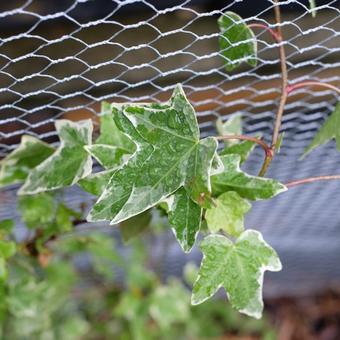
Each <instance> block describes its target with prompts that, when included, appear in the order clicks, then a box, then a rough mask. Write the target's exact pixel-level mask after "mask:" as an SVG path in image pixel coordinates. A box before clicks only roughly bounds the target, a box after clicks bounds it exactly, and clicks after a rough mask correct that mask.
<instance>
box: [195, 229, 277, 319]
mask: <svg viewBox="0 0 340 340" xmlns="http://www.w3.org/2000/svg"><path fill="white" fill-rule="evenodd" d="M200 248H201V249H202V252H203V259H202V263H201V267H200V270H199V273H198V277H197V280H196V282H195V284H194V287H193V292H192V296H191V303H192V304H193V305H197V304H200V303H202V302H204V301H205V300H207V299H209V298H210V297H211V296H213V295H214V294H215V293H216V292H217V291H218V289H219V288H221V287H223V288H224V289H225V290H226V292H227V295H228V299H229V301H230V303H231V305H232V306H233V307H234V308H235V309H237V310H238V311H239V312H241V313H244V314H246V315H249V316H252V317H254V318H257V319H258V318H260V317H261V315H262V311H263V300H262V286H263V274H264V272H265V271H266V270H269V271H280V270H281V269H282V265H281V262H280V259H279V257H278V255H277V253H276V252H275V250H274V249H273V248H272V247H270V246H269V245H268V244H267V243H266V242H265V241H264V240H263V238H262V235H261V233H260V232H258V231H256V230H246V231H245V232H243V233H242V234H241V236H240V237H239V238H238V239H237V240H236V242H235V243H233V242H232V241H230V240H229V239H228V238H226V237H225V236H222V235H209V236H207V237H206V238H205V239H204V240H203V241H202V242H201V245H200Z"/></svg>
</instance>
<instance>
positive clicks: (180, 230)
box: [167, 188, 202, 253]
mask: <svg viewBox="0 0 340 340" xmlns="http://www.w3.org/2000/svg"><path fill="white" fill-rule="evenodd" d="M167 203H168V218H169V223H170V224H171V225H172V227H173V231H174V233H175V236H176V238H177V240H178V242H179V244H180V246H181V247H182V249H183V251H184V252H186V253H187V252H189V251H190V250H191V248H192V247H193V245H194V243H195V241H196V237H197V234H198V232H199V230H200V226H201V218H202V208H201V207H200V206H199V205H198V204H197V203H195V202H194V201H193V200H192V199H191V198H190V197H189V195H188V193H187V192H186V190H185V189H184V188H180V189H179V190H177V191H176V192H175V194H174V195H173V196H171V197H170V198H169V199H168V200H167Z"/></svg>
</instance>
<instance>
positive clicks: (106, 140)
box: [95, 102, 136, 153]
mask: <svg viewBox="0 0 340 340" xmlns="http://www.w3.org/2000/svg"><path fill="white" fill-rule="evenodd" d="M101 114H102V115H101V117H100V136H99V137H98V139H97V140H96V143H95V144H104V145H112V146H115V147H117V148H119V149H122V150H124V151H126V153H133V152H134V151H135V148H136V147H135V144H134V143H133V142H132V140H131V139H130V138H129V137H128V136H126V135H125V134H124V133H123V132H122V131H120V130H119V129H118V128H117V125H116V123H115V121H114V112H113V108H112V104H110V103H108V102H102V108H101Z"/></svg>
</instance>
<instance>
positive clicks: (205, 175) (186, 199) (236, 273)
mask: <svg viewBox="0 0 340 340" xmlns="http://www.w3.org/2000/svg"><path fill="white" fill-rule="evenodd" d="M273 4H274V10H275V18H276V23H275V25H273V26H272V27H269V26H267V25H264V24H262V23H250V24H248V25H247V24H246V23H245V21H244V20H242V18H240V17H239V16H238V15H237V14H235V13H232V12H226V13H224V14H223V15H222V16H221V17H220V18H219V20H218V25H219V27H220V30H221V34H220V38H219V45H220V52H221V55H222V56H223V60H224V64H225V68H226V70H227V71H231V70H233V69H234V68H236V67H237V66H238V65H239V64H240V63H241V62H247V63H249V64H250V65H251V66H255V65H256V63H257V55H256V54H257V45H256V44H257V43H256V38H255V35H254V33H253V31H252V30H253V29H254V30H255V29H265V30H266V31H268V32H269V33H270V34H271V37H272V39H273V41H274V43H275V44H276V45H277V47H278V51H279V56H280V65H281V73H282V76H281V95H280V100H279V105H278V108H277V113H276V118H275V122H274V129H273V136H272V141H271V144H270V145H268V144H267V143H265V142H264V141H263V140H262V139H260V138H258V137H257V136H245V135H242V134H238V133H237V134H235V133H233V132H235V126H237V125H238V124H239V123H240V121H239V119H240V117H239V116H234V117H233V118H231V119H230V120H228V121H227V122H226V123H222V122H219V123H218V131H219V132H220V135H218V136H214V137H207V138H204V139H200V131H199V126H198V123H197V119H196V115H195V111H194V108H193V107H192V106H191V104H190V103H189V101H188V100H187V98H186V96H185V93H184V91H183V89H182V87H181V86H180V85H178V86H177V87H176V88H175V90H174V92H173V94H172V97H171V98H170V100H169V101H168V102H165V103H162V104H158V103H147V104H145V103H141V104H135V103H126V104H114V103H113V104H110V103H103V104H102V112H101V126H100V135H99V137H98V138H97V139H94V140H93V137H92V130H93V126H92V121H91V120H84V121H79V122H72V121H68V120H58V121H56V124H55V125H56V130H57V132H58V135H59V138H60V145H59V147H58V148H57V149H54V148H53V147H51V146H50V145H48V144H46V143H44V142H42V141H40V140H38V139H36V138H34V137H31V136H23V137H22V140H21V144H20V145H19V147H18V148H17V149H16V150H14V151H13V152H12V153H11V154H9V155H8V156H7V157H6V158H4V159H3V160H2V161H1V163H0V164H1V171H0V186H7V185H10V184H14V183H20V182H23V185H22V186H21V188H20V189H19V191H18V195H19V207H21V208H25V207H26V208H27V207H28V208H29V207H30V206H34V207H35V209H36V207H39V206H41V207H42V209H44V207H46V202H48V200H50V198H51V195H53V193H54V195H57V194H59V193H60V191H61V190H62V189H63V188H64V187H68V186H71V185H78V186H80V187H81V188H82V189H83V190H85V191H87V192H89V193H91V194H92V195H94V196H96V202H95V204H94V205H93V207H92V208H91V210H90V212H89V214H88V216H87V221H88V222H98V221H110V223H111V224H112V225H118V224H121V223H125V222H126V221H129V220H131V219H133V221H134V222H135V224H138V221H139V219H142V218H143V216H144V215H145V213H146V212H147V211H150V209H157V210H159V211H161V212H162V213H163V214H165V215H166V216H167V217H168V221H169V224H170V225H171V227H172V229H173V231H174V234H175V237H176V238H177V240H178V242H179V244H180V246H181V247H182V249H183V251H184V252H190V250H191V249H192V247H193V246H194V244H195V241H196V238H197V235H198V233H199V232H201V233H202V234H204V235H205V236H204V238H203V240H202V241H201V242H200V245H199V246H200V249H201V250H202V253H203V259H202V263H201V267H200V269H199V272H198V275H197V278H196V281H195V283H194V285H193V291H192V298H191V302H192V304H194V305H196V304H200V303H202V302H204V301H205V300H207V299H209V298H210V297H211V296H213V295H214V294H215V293H216V292H217V290H218V289H219V288H220V287H223V288H224V289H225V290H226V292H227V295H228V299H229V301H230V303H231V305H232V306H233V307H234V308H235V309H237V310H238V311H240V312H241V313H244V314H247V315H249V316H252V317H255V318H259V317H261V314H262V310H263V301H262V284H263V274H264V271H266V270H270V271H278V270H281V262H280V259H279V257H278V255H277V253H276V252H275V250H274V249H273V248H272V247H271V246H270V245H269V244H268V243H267V242H266V241H265V240H264V239H263V237H262V235H261V233H260V232H259V231H257V230H252V229H246V230H245V229H244V216H245V214H246V213H247V212H248V211H249V210H250V209H251V203H250V202H252V201H257V200H264V199H271V198H272V197H274V196H276V195H278V194H282V193H284V192H285V191H286V190H287V189H288V188H292V187H294V186H296V185H300V184H305V183H310V182H314V181H320V180H333V179H340V175H327V176H323V177H315V178H307V179H300V180H293V181H291V182H289V183H286V184H282V183H280V182H278V181H277V180H275V179H271V178H267V177H265V175H266V172H267V170H268V168H269V166H270V164H271V162H272V160H273V158H274V157H275V154H276V153H277V151H278V149H279V147H280V144H281V143H282V139H283V135H282V134H280V128H281V121H282V115H283V113H284V107H285V104H286V101H287V98H288V96H289V94H290V93H292V92H293V91H294V90H296V89H298V88H301V87H304V86H312V87H325V88H329V89H331V90H333V91H335V92H336V93H338V94H340V90H339V89H338V88H336V87H335V86H334V85H332V84H326V83H322V82H315V81H312V80H311V81H308V82H303V83H295V84H290V82H289V79H288V73H287V65H286V56H285V48H284V36H283V32H282V28H281V13H280V4H279V2H278V1H277V0H274V3H273ZM311 10H312V11H314V10H315V9H313V8H312V9H311ZM339 125H340V104H339V103H338V104H337V105H336V108H335V110H334V112H333V113H332V114H331V115H330V117H329V118H328V120H327V121H326V122H325V123H324V125H323V126H322V127H321V129H320V130H319V131H318V133H317V134H316V135H315V137H314V139H313V140H312V142H311V144H310V145H309V146H308V148H307V149H306V151H305V154H307V153H308V152H310V151H312V150H313V149H314V148H316V147H317V146H319V145H321V144H323V143H326V142H327V141H329V140H330V139H332V138H336V140H337V145H338V149H339V150H340V134H339V132H338V131H339ZM236 130H237V128H236ZM220 143H223V145H220ZM257 145H259V146H260V147H262V148H263V150H264V154H265V157H264V161H263V164H262V166H261V169H260V172H259V175H258V176H252V175H249V174H246V173H245V172H243V171H242V170H241V168H240V167H241V165H242V163H243V162H244V161H246V159H247V157H248V156H249V154H250V152H251V151H252V150H253V149H254V148H255V147H256V146H257ZM219 146H221V147H220V148H219ZM93 159H95V160H96V161H97V162H98V163H99V164H100V166H101V167H102V170H101V171H99V172H95V173H93V172H92V163H93ZM23 210H25V209H23ZM25 211H26V212H27V210H25ZM30 214H32V212H31V213H28V218H27V216H26V224H28V226H29V223H30V216H31V215H30ZM58 214H59V215H57V216H59V217H58V218H59V219H64V220H65V219H66V220H67V221H68V222H67V223H66V225H67V228H65V227H63V228H60V224H58V218H57V222H56V223H54V224H53V227H51V228H47V229H44V230H39V231H35V235H34V236H33V237H32V238H31V239H30V240H29V241H28V242H25V243H23V244H21V245H16V243H15V242H14V241H11V240H9V236H8V233H6V232H5V230H6V227H5V225H6V223H2V225H1V228H2V229H3V230H4V232H3V233H2V234H1V235H2V236H1V238H2V239H1V240H0V241H1V242H0V256H1V261H0V266H1V267H2V268H1V270H0V273H1V275H2V281H3V282H4V284H5V282H6V276H7V269H6V268H7V264H6V261H7V260H8V259H9V258H11V257H13V256H14V254H15V253H16V252H24V253H25V254H28V255H29V256H37V257H39V259H40V263H41V265H42V266H44V265H46V261H48V258H49V256H53V254H52V253H51V252H50V251H49V248H48V246H49V242H50V241H51V240H54V239H56V238H58V237H59V236H60V235H61V234H63V233H65V232H67V231H69V230H71V229H72V228H74V227H75V224H77V223H79V216H78V215H77V214H76V213H74V212H73V211H71V210H70V209H68V208H67V207H66V206H65V205H60V206H58ZM36 215H39V211H36ZM24 218H25V216H24ZM69 219H70V221H72V222H69ZM77 221H78V222H77ZM63 226H65V224H63ZM203 227H204V228H203ZM123 228H124V229H127V232H129V231H128V229H129V228H131V225H129V224H126V225H125V226H124V227H123ZM125 232H126V230H125ZM131 234H137V235H138V230H137V232H136V230H135V228H134V231H133V232H132V231H131ZM46 254H48V256H45V255H46Z"/></svg>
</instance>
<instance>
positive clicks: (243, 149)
mask: <svg viewBox="0 0 340 340" xmlns="http://www.w3.org/2000/svg"><path fill="white" fill-rule="evenodd" d="M255 146H256V143H254V142H252V141H249V140H245V141H242V142H240V143H238V144H234V145H231V146H227V147H226V148H224V149H223V150H222V151H221V153H220V156H223V155H230V154H236V155H239V156H240V157H241V159H240V164H242V163H244V162H245V161H246V160H247V158H248V157H249V155H250V153H251V152H252V151H253V150H254V148H255Z"/></svg>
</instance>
